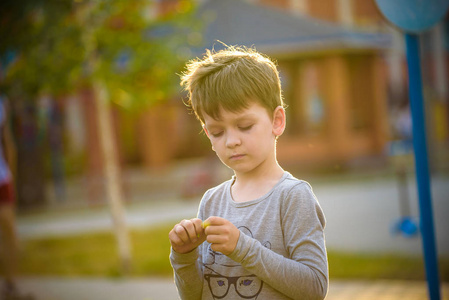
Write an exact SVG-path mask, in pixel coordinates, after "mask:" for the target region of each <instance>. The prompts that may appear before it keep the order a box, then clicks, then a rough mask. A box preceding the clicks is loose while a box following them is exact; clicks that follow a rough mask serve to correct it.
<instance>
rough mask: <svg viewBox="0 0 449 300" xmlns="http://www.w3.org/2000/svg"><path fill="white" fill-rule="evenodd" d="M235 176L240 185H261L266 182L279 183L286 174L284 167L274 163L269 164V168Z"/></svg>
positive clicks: (237, 173) (236, 173)
mask: <svg viewBox="0 0 449 300" xmlns="http://www.w3.org/2000/svg"><path fill="white" fill-rule="evenodd" d="M234 174H235V179H236V180H235V182H238V183H239V184H240V185H247V184H253V183H256V184H258V183H261V182H266V181H273V180H274V181H276V182H277V181H278V180H279V179H280V178H281V177H282V175H283V174H284V170H283V169H282V167H281V166H280V165H279V164H278V163H277V161H274V162H273V163H271V164H269V167H262V166H261V167H260V168H256V169H255V170H252V171H251V172H247V173H239V172H234Z"/></svg>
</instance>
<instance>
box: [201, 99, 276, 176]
mask: <svg viewBox="0 0 449 300" xmlns="http://www.w3.org/2000/svg"><path fill="white" fill-rule="evenodd" d="M219 115H220V119H219V120H215V119H213V118H212V117H210V116H209V115H207V114H204V121H205V122H204V123H205V124H204V129H205V131H206V134H207V136H208V137H209V139H210V141H211V143H212V148H213V149H214V151H215V152H216V153H217V155H218V157H219V158H220V160H221V161H222V162H223V163H224V164H225V165H226V166H228V167H229V168H231V169H233V170H234V171H235V172H236V174H237V175H238V174H239V173H250V172H254V171H257V170H265V169H267V170H269V168H271V167H272V164H273V163H274V164H275V163H276V157H275V141H276V136H278V135H281V134H282V132H283V130H284V126H285V113H284V110H283V108H282V107H278V108H276V110H275V112H274V113H273V115H272V116H271V115H269V113H268V111H267V110H266V109H265V108H264V107H263V106H261V105H260V104H259V103H257V102H252V103H251V104H250V105H249V107H248V108H247V109H244V110H243V111H241V112H237V113H235V112H230V111H226V110H223V109H221V110H220V114H219Z"/></svg>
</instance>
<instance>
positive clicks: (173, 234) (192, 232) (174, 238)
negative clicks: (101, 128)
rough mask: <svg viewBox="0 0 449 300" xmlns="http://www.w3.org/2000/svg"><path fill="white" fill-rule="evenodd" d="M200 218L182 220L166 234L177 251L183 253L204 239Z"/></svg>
mask: <svg viewBox="0 0 449 300" xmlns="http://www.w3.org/2000/svg"><path fill="white" fill-rule="evenodd" d="M202 223H203V222H202V221H201V219H198V218H194V219H190V220H182V221H181V222H179V223H178V224H176V225H175V226H174V227H173V229H172V230H171V231H170V233H169V234H168V238H169V240H170V244H171V246H172V248H173V250H175V251H176V252H178V253H181V254H185V253H188V252H190V251H192V250H193V249H195V248H196V247H198V246H199V245H201V244H202V243H203V242H204V241H205V240H206V234H205V233H204V229H203V227H202Z"/></svg>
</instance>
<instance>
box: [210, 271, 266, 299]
mask: <svg viewBox="0 0 449 300" xmlns="http://www.w3.org/2000/svg"><path fill="white" fill-rule="evenodd" d="M204 278H205V279H206V280H207V283H208V284H209V289H210V291H211V292H212V296H214V298H216V299H222V298H224V297H226V296H227V295H228V293H229V288H230V286H231V285H234V288H235V291H236V293H237V294H238V295H239V296H240V297H242V298H244V299H251V298H254V297H257V296H258V295H259V293H260V291H261V290H262V286H263V281H262V280H260V279H259V278H257V276H256V275H247V276H237V277H226V276H222V275H215V274H205V275H204Z"/></svg>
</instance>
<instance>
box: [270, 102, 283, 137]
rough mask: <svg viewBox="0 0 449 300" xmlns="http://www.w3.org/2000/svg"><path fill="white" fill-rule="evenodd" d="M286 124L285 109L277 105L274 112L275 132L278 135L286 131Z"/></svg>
mask: <svg viewBox="0 0 449 300" xmlns="http://www.w3.org/2000/svg"><path fill="white" fill-rule="evenodd" d="M285 125H286V117H285V110H284V108H283V107H282V106H278V107H276V109H275V110H274V112H273V134H274V135H275V136H276V137H278V136H280V135H282V134H283V133H284V130H285Z"/></svg>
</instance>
